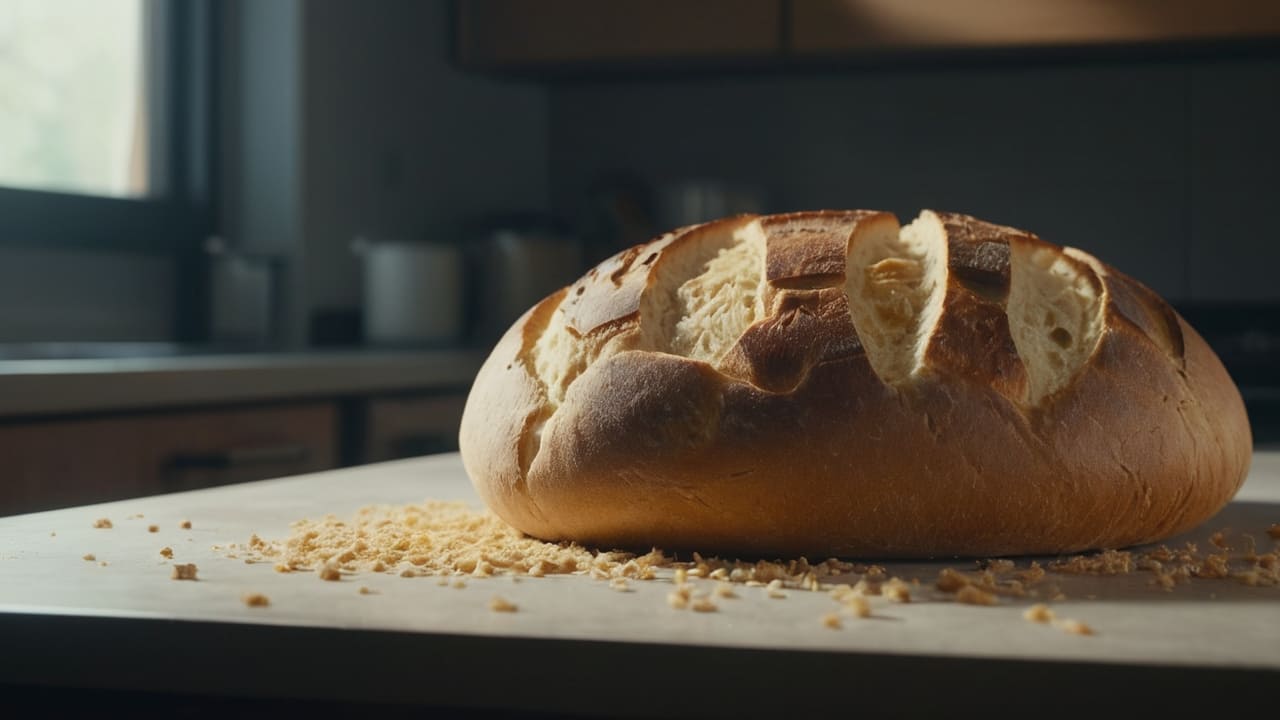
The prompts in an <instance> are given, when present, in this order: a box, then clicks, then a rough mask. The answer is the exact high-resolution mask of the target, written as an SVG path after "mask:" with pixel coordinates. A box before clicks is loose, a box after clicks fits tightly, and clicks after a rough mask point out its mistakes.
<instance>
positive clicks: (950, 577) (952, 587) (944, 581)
mask: <svg viewBox="0 0 1280 720" xmlns="http://www.w3.org/2000/svg"><path fill="white" fill-rule="evenodd" d="M968 584H969V578H967V577H965V576H964V575H961V574H960V573H958V572H956V571H955V570H953V569H951V568H943V569H942V570H941V571H939V572H938V581H937V583H936V586H937V588H938V589H939V590H941V591H942V592H946V593H953V592H957V591H958V590H960V588H963V587H965V586H966V585H968Z"/></svg>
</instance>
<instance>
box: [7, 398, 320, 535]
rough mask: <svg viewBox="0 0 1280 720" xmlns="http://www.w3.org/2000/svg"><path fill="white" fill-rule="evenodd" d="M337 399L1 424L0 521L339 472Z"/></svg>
mask: <svg viewBox="0 0 1280 720" xmlns="http://www.w3.org/2000/svg"><path fill="white" fill-rule="evenodd" d="M337 438H338V414H337V408H336V405H335V404H334V403H332V402H318V401H317V402H301V403H290V404H280V405H260V406H242V407H231V408H218V409H202V410H192V411H174V412H156V413H144V414H127V415H125V414H122V415H109V416H99V417H92V418H86V419H51V420H37V421H26V422H12V421H10V422H6V423H4V424H0V515H7V514H13V513H20V512H31V511H36V510H44V509H48V508H53V507H62V506H66V505H75V504H85V503H93V502H102V501H106V500H115V499H120V498H127V497H136V496H141V495H154V494H158V493H166V492H174V491H179V490H190V489H194V488H201V487H209V486H214V485H224V484H227V483H235V482H245V481H249V480H260V479H263V478H268V477H279V476H284V475H296V474H298V473H305V472H312V471H316V470H324V469H328V468H332V467H336V466H337Z"/></svg>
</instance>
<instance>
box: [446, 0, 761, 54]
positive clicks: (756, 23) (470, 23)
mask: <svg viewBox="0 0 1280 720" xmlns="http://www.w3.org/2000/svg"><path fill="white" fill-rule="evenodd" d="M455 7H456V22H457V25H456V45H455V51H456V57H457V60H458V63H459V64H460V65H462V66H463V67H466V68H470V69H480V70H491V69H519V68H539V67H542V68H545V67H554V66H566V65H582V64H599V63H604V64H629V63H651V62H653V61H677V60H679V61H689V60H694V61H696V60H702V61H707V60H711V61H724V60H744V59H759V58H768V57H777V56H779V55H780V53H781V51H782V35H783V33H782V21H783V7H784V5H783V3H782V2H781V0H694V1H693V2H689V1H688V0H612V1H611V2H599V1H598V0H539V1H538V2H524V1H522V0H459V1H458V2H457V3H456V6H455Z"/></svg>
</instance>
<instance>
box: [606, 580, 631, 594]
mask: <svg viewBox="0 0 1280 720" xmlns="http://www.w3.org/2000/svg"><path fill="white" fill-rule="evenodd" d="M609 589H610V590H616V591H617V592H631V587H630V586H629V585H627V579H626V578H622V577H616V578H613V579H612V580H610V581H609Z"/></svg>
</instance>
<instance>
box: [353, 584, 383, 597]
mask: <svg viewBox="0 0 1280 720" xmlns="http://www.w3.org/2000/svg"><path fill="white" fill-rule="evenodd" d="M356 592H358V593H360V594H361V595H377V594H378V591H377V590H370V589H369V588H368V587H367V586H364V585H361V586H360V589H359V590H356Z"/></svg>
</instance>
